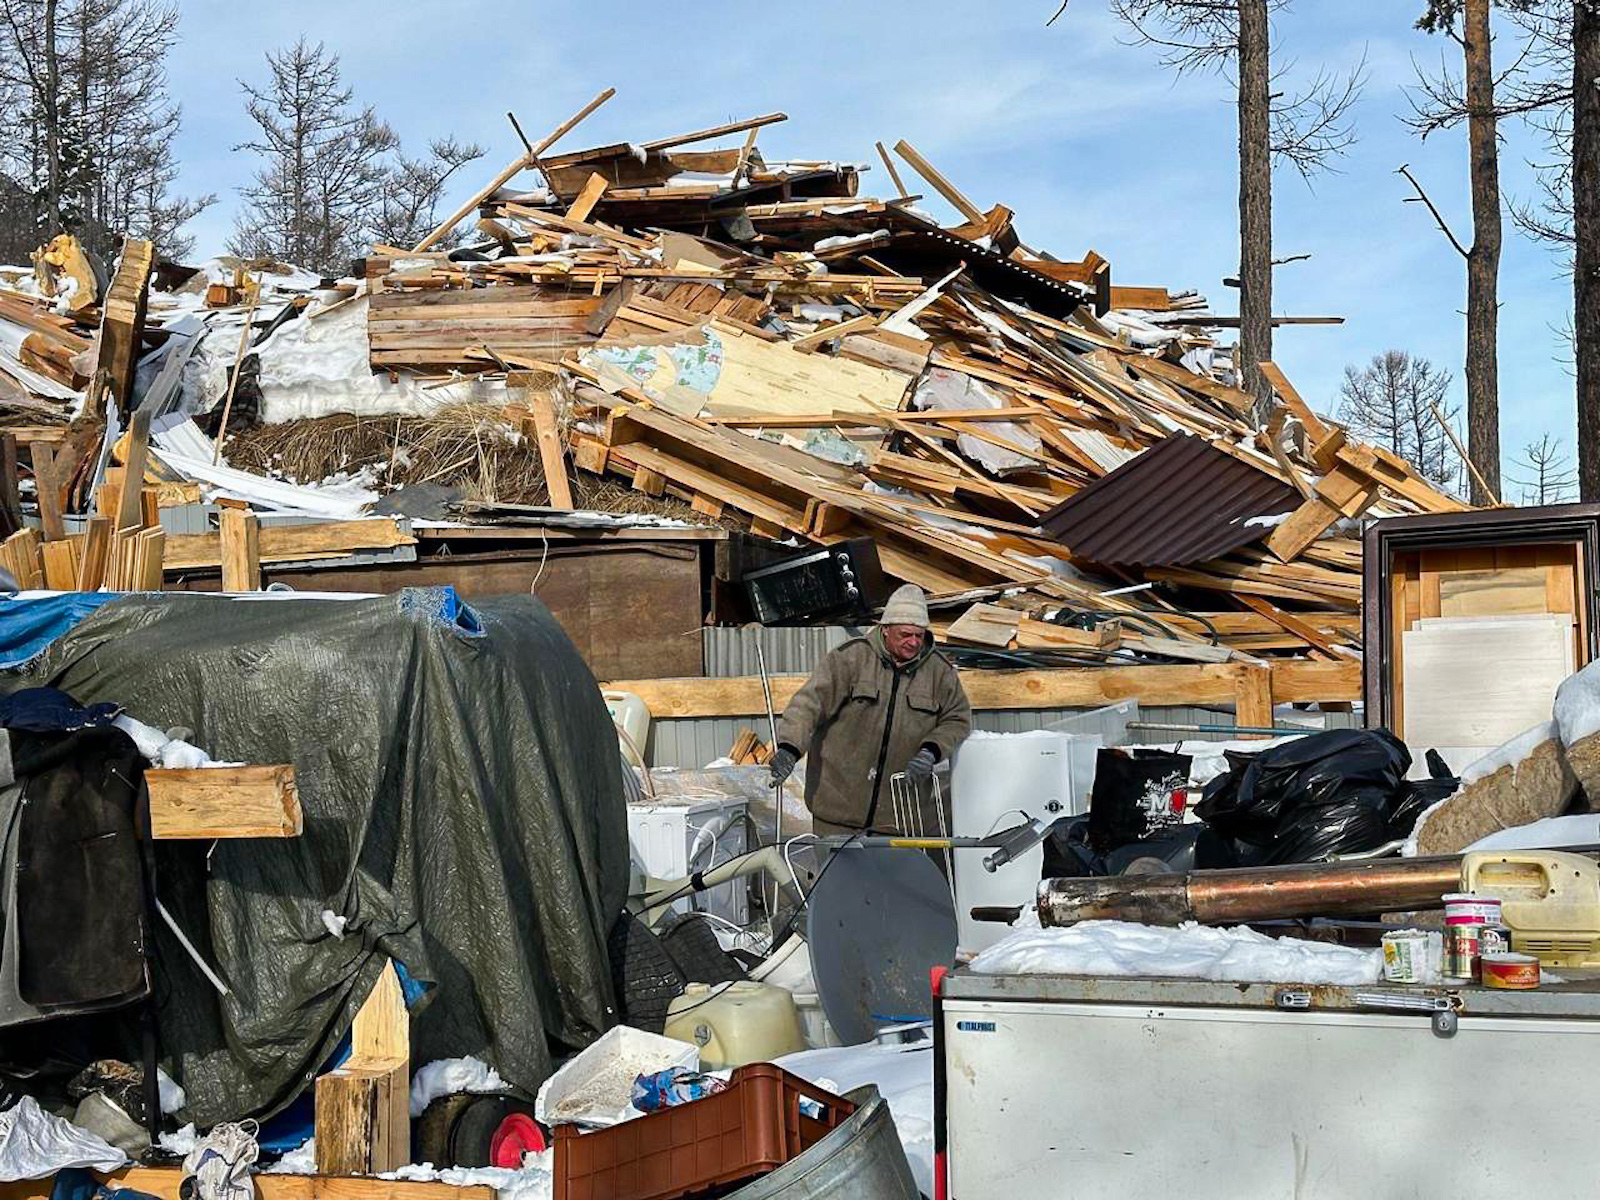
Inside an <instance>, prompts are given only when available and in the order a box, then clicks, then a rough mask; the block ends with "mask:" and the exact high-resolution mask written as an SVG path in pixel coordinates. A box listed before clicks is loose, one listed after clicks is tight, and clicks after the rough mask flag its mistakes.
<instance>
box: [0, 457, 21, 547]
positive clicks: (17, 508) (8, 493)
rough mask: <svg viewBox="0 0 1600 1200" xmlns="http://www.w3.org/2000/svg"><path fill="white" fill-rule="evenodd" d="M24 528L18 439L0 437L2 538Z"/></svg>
mask: <svg viewBox="0 0 1600 1200" xmlns="http://www.w3.org/2000/svg"><path fill="white" fill-rule="evenodd" d="M21 528H22V497H21V495H20V494H19V493H18V491H17V439H16V438H15V437H13V436H12V435H11V434H9V433H8V434H5V435H4V436H0V537H10V536H11V535H12V534H13V533H15V532H17V530H19V529H21Z"/></svg>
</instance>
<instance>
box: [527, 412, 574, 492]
mask: <svg viewBox="0 0 1600 1200" xmlns="http://www.w3.org/2000/svg"><path fill="white" fill-rule="evenodd" d="M527 401H528V407H529V408H530V409H532V410H533V416H531V417H529V418H528V419H527V420H526V421H524V422H523V429H522V432H523V436H524V437H527V438H529V439H530V440H531V441H533V442H534V444H536V445H537V446H538V447H539V464H540V465H541V466H542V467H543V468H544V482H545V487H546V488H547V489H548V490H549V492H550V507H551V508H564V509H567V510H569V511H570V510H572V509H573V508H576V507H577V504H576V502H575V501H574V500H573V498H572V482H571V481H570V480H569V479H568V478H567V457H566V454H565V453H564V452H563V450H562V447H561V431H560V429H559V428H557V426H556V411H555V406H554V405H553V404H551V402H550V394H549V393H548V392H542V391H538V390H537V389H530V390H529V391H528V393H527Z"/></svg>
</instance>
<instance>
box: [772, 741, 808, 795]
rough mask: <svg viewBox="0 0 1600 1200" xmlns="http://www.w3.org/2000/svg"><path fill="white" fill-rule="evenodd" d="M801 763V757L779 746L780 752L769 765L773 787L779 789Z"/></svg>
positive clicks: (785, 747)
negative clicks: (795, 766) (796, 765)
mask: <svg viewBox="0 0 1600 1200" xmlns="http://www.w3.org/2000/svg"><path fill="white" fill-rule="evenodd" d="M799 761H800V756H799V755H798V754H796V753H795V752H794V751H793V750H791V749H789V747H787V746H779V747H778V752H777V753H776V754H774V755H773V756H772V761H771V762H769V763H768V764H767V769H768V770H770V771H771V772H772V786H773V787H777V786H778V785H779V784H781V783H782V782H783V781H784V780H785V779H787V778H789V776H790V775H792V774H793V773H794V764H795V763H797V762H799Z"/></svg>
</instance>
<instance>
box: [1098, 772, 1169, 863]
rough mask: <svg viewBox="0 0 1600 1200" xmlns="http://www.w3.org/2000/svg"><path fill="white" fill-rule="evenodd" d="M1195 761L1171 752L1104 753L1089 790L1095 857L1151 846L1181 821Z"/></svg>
mask: <svg viewBox="0 0 1600 1200" xmlns="http://www.w3.org/2000/svg"><path fill="white" fill-rule="evenodd" d="M1192 761H1193V760H1192V759H1191V758H1190V757H1189V755H1187V754H1173V753H1171V752H1170V751H1166V750H1112V749H1105V750H1101V751H1100V752H1099V753H1098V754H1097V755H1096V756H1095V763H1094V786H1093V787H1092V788H1091V789H1090V791H1089V830H1088V834H1089V845H1090V846H1092V847H1093V848H1094V850H1095V852H1096V853H1097V854H1101V855H1104V854H1108V853H1110V852H1111V851H1112V850H1115V849H1116V848H1117V847H1119V846H1126V845H1127V844H1128V843H1129V842H1143V841H1148V840H1149V839H1150V838H1153V837H1157V836H1159V835H1160V834H1161V833H1162V832H1163V831H1164V830H1166V829H1168V828H1169V827H1171V826H1175V825H1177V824H1179V823H1180V822H1182V820H1183V814H1184V810H1185V809H1186V808H1187V807H1188V803H1189V765H1190V763H1191V762H1192Z"/></svg>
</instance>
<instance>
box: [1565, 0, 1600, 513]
mask: <svg viewBox="0 0 1600 1200" xmlns="http://www.w3.org/2000/svg"><path fill="white" fill-rule="evenodd" d="M1572 10H1573V23H1572V51H1573V53H1572V96H1573V101H1572V232H1573V237H1574V240H1575V242H1576V246H1575V249H1574V255H1573V266H1572V327H1573V330H1572V331H1573V345H1574V346H1575V347H1576V350H1577V359H1578V494H1579V498H1580V499H1582V500H1583V501H1585V502H1586V503H1593V502H1595V501H1600V88H1597V87H1596V86H1595V82H1594V81H1595V80H1596V79H1600V4H1597V3H1596V0H1575V3H1574V4H1573V6H1572Z"/></svg>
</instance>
